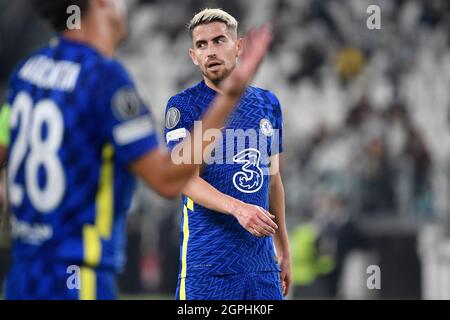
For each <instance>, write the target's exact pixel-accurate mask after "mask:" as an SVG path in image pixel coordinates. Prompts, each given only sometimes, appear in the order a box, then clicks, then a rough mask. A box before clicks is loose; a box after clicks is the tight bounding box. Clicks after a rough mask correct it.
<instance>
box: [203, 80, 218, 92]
mask: <svg viewBox="0 0 450 320" xmlns="http://www.w3.org/2000/svg"><path fill="white" fill-rule="evenodd" d="M203 80H205V84H206V85H207V86H208V87H210V88H211V89H213V90H214V91H216V92H218V93H220V94H223V91H222V89H220V86H219V84H218V83H217V84H216V83H214V82H212V81H211V80H209V79H208V78H206V77H203Z"/></svg>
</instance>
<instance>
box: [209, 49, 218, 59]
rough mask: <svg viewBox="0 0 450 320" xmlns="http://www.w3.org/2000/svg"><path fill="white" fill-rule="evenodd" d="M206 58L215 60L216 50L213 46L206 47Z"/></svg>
mask: <svg viewBox="0 0 450 320" xmlns="http://www.w3.org/2000/svg"><path fill="white" fill-rule="evenodd" d="M207 54H208V58H215V57H216V56H217V54H216V49H215V48H214V46H208V51H207Z"/></svg>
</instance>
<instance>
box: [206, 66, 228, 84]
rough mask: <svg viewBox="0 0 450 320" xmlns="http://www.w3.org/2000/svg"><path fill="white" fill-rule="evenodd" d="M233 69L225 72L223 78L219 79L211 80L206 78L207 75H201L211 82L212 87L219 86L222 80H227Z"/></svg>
mask: <svg viewBox="0 0 450 320" xmlns="http://www.w3.org/2000/svg"><path fill="white" fill-rule="evenodd" d="M234 68H235V67H233V68H232V69H230V70H225V72H224V73H223V76H221V77H219V78H215V79H211V78H210V77H209V76H208V73H204V74H203V75H204V76H205V77H206V78H207V79H208V80H209V81H211V82H212V83H214V85H216V86H219V84H220V83H221V82H222V81H223V80H225V79H226V78H228V76H229V75H230V74H231V72H233V70H234Z"/></svg>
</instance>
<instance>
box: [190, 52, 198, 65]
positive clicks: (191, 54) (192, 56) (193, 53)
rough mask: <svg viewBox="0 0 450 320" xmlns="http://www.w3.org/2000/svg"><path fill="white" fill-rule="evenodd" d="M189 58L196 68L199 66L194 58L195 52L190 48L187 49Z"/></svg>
mask: <svg viewBox="0 0 450 320" xmlns="http://www.w3.org/2000/svg"><path fill="white" fill-rule="evenodd" d="M188 52H189V56H190V57H191V60H192V62H193V63H194V64H195V65H196V66H198V65H199V62H198V61H197V57H196V56H195V52H194V50H193V49H192V48H189V51H188Z"/></svg>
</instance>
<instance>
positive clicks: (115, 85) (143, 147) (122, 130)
mask: <svg viewBox="0 0 450 320" xmlns="http://www.w3.org/2000/svg"><path fill="white" fill-rule="evenodd" d="M103 68H104V69H103V70H101V72H99V74H101V77H100V79H99V84H98V86H96V88H95V90H96V92H95V93H94V96H95V102H94V103H95V106H96V111H97V117H98V118H97V119H98V121H99V124H101V126H99V132H101V133H102V135H103V137H104V138H105V140H107V141H109V142H110V143H112V145H113V146H114V150H115V154H116V160H117V162H118V163H121V164H123V165H127V164H128V163H129V162H131V161H133V160H135V159H137V158H139V157H140V156H142V155H144V154H146V153H148V152H150V151H152V150H154V149H155V148H157V147H158V145H159V139H158V135H157V131H156V126H155V125H154V121H153V118H152V115H151V112H150V109H149V108H148V107H147V106H146V105H145V104H144V102H143V101H142V99H141V98H140V96H139V94H138V93H137V90H136V87H135V85H134V83H133V81H132V80H131V77H130V76H129V75H128V73H127V72H126V70H125V69H124V68H123V67H122V66H121V65H120V64H119V63H117V62H109V63H108V64H107V65H105V66H103Z"/></svg>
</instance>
